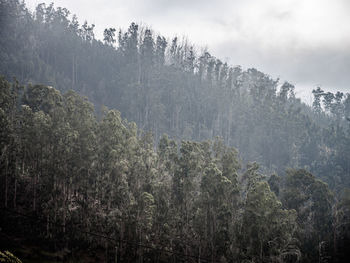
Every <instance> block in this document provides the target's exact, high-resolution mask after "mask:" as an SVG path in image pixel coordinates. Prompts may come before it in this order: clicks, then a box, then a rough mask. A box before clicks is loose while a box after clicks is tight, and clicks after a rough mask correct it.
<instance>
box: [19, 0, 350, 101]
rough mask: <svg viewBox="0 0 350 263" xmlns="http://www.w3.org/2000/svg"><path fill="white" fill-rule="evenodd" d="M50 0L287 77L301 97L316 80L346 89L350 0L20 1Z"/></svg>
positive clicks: (107, 23) (103, 21) (106, 23)
mask: <svg viewBox="0 0 350 263" xmlns="http://www.w3.org/2000/svg"><path fill="white" fill-rule="evenodd" d="M25 1H26V3H27V5H28V7H29V8H31V9H33V7H34V6H35V5H36V4H38V3H41V2H46V3H49V2H54V3H55V6H62V7H67V8H68V9H69V10H70V11H71V12H72V13H75V14H77V16H78V18H79V20H80V21H81V22H83V21H84V20H87V21H88V22H89V23H94V24H96V31H97V37H99V38H101V35H102V31H103V29H104V28H106V27H116V28H120V27H121V28H124V29H126V28H127V27H128V26H129V24H130V23H131V22H137V23H141V22H142V24H145V25H147V26H150V27H151V28H152V29H153V30H155V32H157V33H160V34H162V35H165V36H166V37H172V36H174V35H178V36H182V35H185V36H187V37H188V39H189V40H190V41H191V42H192V43H194V44H195V45H196V46H198V47H207V48H208V49H209V51H210V52H211V53H212V54H213V55H215V56H216V57H219V58H221V59H223V60H226V61H228V62H229V64H231V65H242V66H243V67H244V68H248V67H255V68H257V69H259V70H261V71H263V72H265V73H268V74H270V75H271V76H272V77H273V78H277V77H279V78H280V79H281V80H282V81H283V80H288V81H290V82H292V83H293V84H295V85H296V87H297V92H299V95H300V96H303V97H304V99H306V100H307V99H308V97H309V92H310V90H311V89H312V88H314V87H316V85H321V87H323V88H324V89H326V90H333V91H334V90H342V91H345V92H350V85H349V83H350V0H172V1H170V0H138V1H136V0H91V1H90V0H54V1H52V0H51V1H50V0H49V1H45V0H41V1H40V0H25Z"/></svg>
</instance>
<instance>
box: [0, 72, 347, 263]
mask: <svg viewBox="0 0 350 263" xmlns="http://www.w3.org/2000/svg"><path fill="white" fill-rule="evenodd" d="M0 86H1V89H0V90H1V93H0V122H1V125H0V127H1V128H0V129H1V130H0V134H1V137H0V138H1V142H0V149H1V159H0V166H1V169H0V171H1V172H0V180H1V185H2V187H1V192H2V194H1V197H0V201H1V207H2V210H1V214H2V216H1V221H0V222H1V227H2V231H5V232H6V233H8V234H11V235H16V234H17V235H20V236H21V237H24V238H25V239H28V240H32V241H34V242H39V243H40V242H45V244H46V245H47V244H50V245H51V246H52V247H54V248H55V249H58V248H67V249H69V250H70V251H83V250H84V249H87V248H89V249H90V250H91V249H92V250H93V249H96V250H101V251H104V253H102V255H101V257H102V259H104V260H106V261H108V260H114V253H115V251H114V246H115V242H112V243H111V242H110V240H108V239H103V238H101V237H98V236H97V237H96V236H91V235H87V234H86V233H98V234H99V235H104V236H106V237H109V238H111V239H113V240H114V241H117V244H118V258H119V260H120V261H121V262H168V261H169V260H170V261H171V262H182V261H184V262H185V261H186V262H198V261H199V262H237V261H238V262H314V261H316V260H319V259H321V260H324V261H322V262H342V260H345V258H346V257H345V256H346V255H347V251H346V245H348V242H349V233H350V232H349V230H350V228H349V224H348V223H349V221H348V220H349V216H350V214H349V213H350V210H349V198H350V195H349V192H345V193H344V194H343V196H342V198H335V196H334V195H333V193H332V191H331V190H330V189H329V187H328V185H327V184H326V183H324V182H322V181H321V180H319V179H317V178H316V177H315V176H313V175H312V174H310V173H309V172H308V171H306V170H304V169H289V170H287V172H286V175H284V176H278V175H276V174H272V175H264V174H262V173H261V172H260V170H259V165H258V164H257V163H255V162H253V163H248V164H247V165H246V166H244V165H243V164H242V161H241V160H240V158H239V156H238V153H237V150H236V149H235V148H232V147H228V146H225V144H224V141H223V140H222V139H220V138H216V139H214V140H206V141H203V142H195V141H186V140H183V141H182V142H181V143H180V144H177V142H176V141H175V140H172V139H170V138H169V137H168V136H167V135H163V136H162V137H161V139H160V140H159V143H158V145H157V147H156V148H155V147H154V139H153V137H152V136H151V134H150V133H145V132H143V131H141V130H139V129H138V128H137V126H136V124H135V123H133V122H128V121H127V120H126V119H122V118H121V115H120V113H119V112H118V111H116V110H108V109H107V108H105V109H104V110H103V112H102V114H101V116H98V117H97V115H96V113H95V112H94V107H93V105H92V103H90V102H89V101H88V100H87V99H86V98H84V97H81V96H79V95H78V94H77V93H75V92H73V91H68V92H66V93H64V94H61V93H60V92H59V91H57V90H56V89H54V88H52V87H48V86H43V85H34V86H33V85H28V86H27V87H22V86H20V85H19V84H18V83H17V82H13V83H9V82H7V81H6V80H5V79H4V78H1V79H0ZM4 209H10V210H12V211H18V212H21V213H25V214H27V215H31V216H36V217H39V218H41V219H42V220H43V221H41V223H40V224H33V225H30V224H28V223H23V222H25V221H23V218H21V217H19V216H17V215H16V214H15V215H12V214H8V213H6V210H4ZM43 222H45V223H43ZM135 244H137V245H136V246H135ZM142 245H144V246H142ZM2 246H6V244H2ZM72 253H73V252H72ZM100 259H101V258H100Z"/></svg>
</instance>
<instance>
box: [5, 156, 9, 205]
mask: <svg viewBox="0 0 350 263" xmlns="http://www.w3.org/2000/svg"><path fill="white" fill-rule="evenodd" d="M8 164H9V162H8V159H7V158H6V168H5V207H6V208H7V202H8V187H9V184H8V176H7V174H8Z"/></svg>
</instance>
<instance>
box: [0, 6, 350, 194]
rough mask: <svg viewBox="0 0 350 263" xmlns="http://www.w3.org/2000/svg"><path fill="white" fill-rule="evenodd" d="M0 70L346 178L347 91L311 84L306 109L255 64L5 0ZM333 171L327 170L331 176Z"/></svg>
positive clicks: (173, 131)
mask: <svg viewBox="0 0 350 263" xmlns="http://www.w3.org/2000/svg"><path fill="white" fill-rule="evenodd" d="M1 10H2V11H1V12H2V16H1V19H2V21H1V23H0V25H1V31H0V32H1V33H0V34H1V37H0V46H1V50H0V57H1V60H0V72H1V74H3V75H5V77H6V78H7V79H8V80H12V77H16V78H17V79H18V80H19V81H20V82H21V83H27V82H32V83H34V84H35V83H39V84H45V85H49V86H53V87H55V88H57V89H59V90H60V91H67V90H69V89H72V90H75V91H77V92H79V93H80V94H83V95H86V96H88V97H89V99H90V100H91V101H92V102H93V103H94V104H95V105H96V107H97V110H98V111H99V110H100V108H101V105H106V106H108V107H110V108H116V109H118V110H119V111H120V112H121V113H122V116H123V117H125V118H127V119H128V120H130V121H135V122H136V123H137V124H138V126H139V127H140V128H142V129H143V130H147V131H152V132H153V134H154V136H155V139H156V141H158V140H159V138H160V137H161V135H162V134H163V133H166V134H168V135H169V136H171V137H172V138H176V139H183V138H185V139H193V140H197V141H201V140H205V139H212V138H215V137H216V136H220V137H221V138H223V140H224V142H225V144H226V145H230V146H234V147H236V148H237V149H238V150H239V152H240V154H241V156H242V157H243V159H244V160H246V161H248V160H255V161H258V162H259V163H261V165H263V167H265V168H266V169H267V170H268V171H277V172H283V171H284V170H285V168H286V167H302V168H307V169H309V170H311V171H313V172H315V173H317V174H318V176H320V177H321V178H323V179H324V180H326V181H327V182H328V183H330V185H331V186H332V187H336V186H337V185H342V186H344V185H346V186H349V185H350V180H349V178H350V175H349V174H350V164H349V158H348V156H350V140H349V121H347V119H346V118H349V116H350V97H349V94H343V93H341V92H338V93H336V94H332V93H330V92H328V93H327V92H324V91H323V90H321V89H315V90H314V105H313V107H312V108H311V107H309V106H306V105H304V104H303V103H301V102H300V99H298V98H296V97H295V94H294V86H293V85H291V84H289V83H282V84H280V83H279V82H278V80H275V79H272V78H271V77H270V76H269V75H266V74H264V73H262V72H259V71H258V70H256V69H248V70H242V69H241V68H240V67H239V66H236V67H231V66H229V65H228V64H227V63H225V62H223V61H221V60H220V59H218V58H216V57H214V56H212V55H211V54H210V53H209V52H208V51H203V52H202V53H198V51H197V49H196V47H194V46H192V45H190V44H189V43H188V42H187V41H186V40H182V41H180V40H179V39H178V38H176V37H175V38H174V39H172V40H168V41H167V40H166V39H165V38H164V37H162V36H159V35H155V34H154V33H153V32H152V30H150V29H148V28H139V26H138V25H136V24H132V25H130V27H129V28H128V30H127V31H125V32H124V31H122V30H121V31H119V33H117V31H116V30H115V29H114V28H109V29H106V30H105V33H104V42H101V41H99V40H97V39H96V38H95V36H94V32H93V29H94V25H89V24H88V23H87V22H85V23H83V24H82V25H80V24H79V21H78V20H77V18H76V17H75V16H73V17H71V16H70V15H69V14H70V13H69V11H68V10H67V9H65V8H60V7H58V8H55V7H54V6H53V5H50V6H45V5H44V4H41V5H38V7H37V8H36V10H35V12H34V14H31V13H29V12H28V11H27V10H26V8H25V6H24V5H21V4H19V3H18V2H17V1H5V0H4V1H2V2H1ZM330 174H332V176H330Z"/></svg>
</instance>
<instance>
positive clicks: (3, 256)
mask: <svg viewBox="0 0 350 263" xmlns="http://www.w3.org/2000/svg"><path fill="white" fill-rule="evenodd" d="M0 262H4V263H22V261H21V260H19V259H18V258H17V257H16V256H14V255H13V254H12V253H11V252H9V251H4V252H2V251H0Z"/></svg>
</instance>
